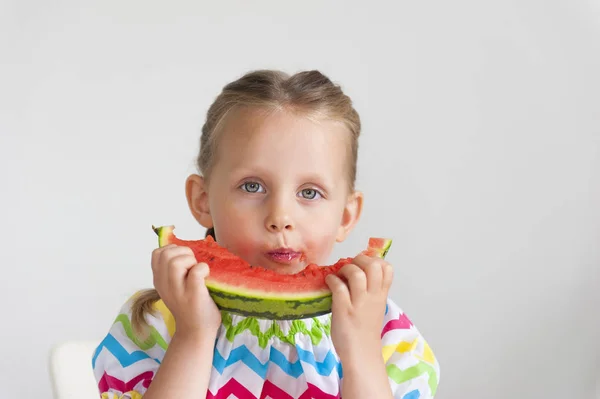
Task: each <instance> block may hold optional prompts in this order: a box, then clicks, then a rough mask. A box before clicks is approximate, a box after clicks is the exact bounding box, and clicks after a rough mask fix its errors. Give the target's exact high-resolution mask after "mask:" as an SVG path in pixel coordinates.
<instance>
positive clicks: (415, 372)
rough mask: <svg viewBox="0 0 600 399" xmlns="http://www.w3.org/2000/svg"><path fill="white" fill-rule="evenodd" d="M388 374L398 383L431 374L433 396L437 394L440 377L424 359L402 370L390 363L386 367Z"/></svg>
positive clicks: (430, 382)
mask: <svg viewBox="0 0 600 399" xmlns="http://www.w3.org/2000/svg"><path fill="white" fill-rule="evenodd" d="M386 371H387V374H388V376H389V377H390V378H391V379H392V380H393V381H394V382H395V383H396V384H402V383H403V382H406V381H409V380H412V379H413V378H416V377H419V376H421V375H423V374H428V375H429V389H431V396H433V395H435V391H436V390H437V386H438V378H437V374H436V372H435V369H434V368H433V366H432V365H430V364H429V363H425V362H423V361H421V362H419V364H417V365H415V366H412V367H409V368H407V369H406V370H400V369H399V368H398V366H396V365H395V364H390V365H388V366H387V367H386Z"/></svg>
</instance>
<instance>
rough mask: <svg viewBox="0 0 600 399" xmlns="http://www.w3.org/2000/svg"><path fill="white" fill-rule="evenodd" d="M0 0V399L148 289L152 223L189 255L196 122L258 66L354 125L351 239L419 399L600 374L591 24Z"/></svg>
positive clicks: (408, 10)
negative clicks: (422, 340)
mask: <svg viewBox="0 0 600 399" xmlns="http://www.w3.org/2000/svg"><path fill="white" fill-rule="evenodd" d="M201 3H203V2H189V3H187V4H184V3H183V2H169V3H168V5H166V4H167V3H165V2H160V4H159V2H147V1H136V2H132V1H129V2H124V1H96V2H94V3H93V4H90V2H88V3H87V4H84V3H82V2H78V1H61V2H57V1H54V2H45V1H39V0H38V1H29V2H26V1H8V2H7V1H4V2H2V3H1V5H0V30H1V33H2V34H0V61H1V62H0V68H1V71H0V190H1V193H2V195H1V196H0V221H1V228H0V243H1V249H2V254H1V262H2V269H1V270H2V273H1V275H0V276H1V277H0V287H1V289H0V299H1V300H2V320H3V323H4V324H3V326H2V328H1V329H0V331H1V332H0V342H2V345H1V349H0V350H1V352H0V355H1V360H0V387H1V388H0V391H1V392H2V394H1V395H0V396H2V397H6V398H9V397H15V398H16V397H18V398H44V397H45V398H49V397H50V385H49V379H48V376H47V372H46V356H47V351H48V350H49V349H50V348H51V347H52V345H54V344H55V343H57V342H60V341H63V340H68V339H83V338H92V337H101V336H102V335H103V334H104V333H105V332H106V330H107V329H108V327H109V326H110V324H111V322H112V320H113V317H115V315H116V312H117V310H118V307H119V306H120V305H121V303H122V302H123V301H124V300H125V299H126V298H127V297H128V296H129V295H130V294H131V293H132V292H133V291H134V290H136V289H138V288H141V287H146V286H149V285H150V284H151V274H150V270H149V254H150V252H151V251H152V249H153V248H154V246H155V245H156V240H155V237H154V235H153V233H152V231H151V230H150V225H151V224H171V223H173V224H176V225H177V226H178V233H179V234H180V235H184V236H187V237H188V238H195V237H199V236H200V235H201V234H202V232H203V230H201V229H199V228H198V227H197V226H196V225H195V224H194V222H193V220H192V219H191V217H190V216H189V215H188V211H187V208H186V204H185V199H184V193H183V183H184V179H185V177H186V175H187V174H188V173H190V172H192V171H194V168H193V162H194V156H195V153H196V151H197V144H198V143H197V142H198V138H199V129H200V127H201V124H202V123H203V116H204V113H205V112H206V109H207V107H208V105H209V104H210V102H211V101H212V99H213V98H214V97H215V96H216V95H217V93H218V92H219V90H220V89H221V87H222V86H223V85H224V84H225V83H226V82H228V81H230V80H232V79H235V78H236V77H238V76H239V75H241V74H242V73H244V72H246V71H247V70H249V69H253V68H262V67H274V68H281V69H284V70H287V71H289V72H294V71H297V70H299V69H304V68H318V69H321V70H322V71H323V72H325V73H327V74H329V75H330V76H331V77H332V78H333V79H334V80H336V81H338V82H341V83H342V84H343V86H344V88H345V90H346V91H347V92H348V93H349V94H350V95H351V96H352V97H353V98H354V99H355V102H356V106H357V108H358V110H359V112H360V113H361V116H362V118H363V121H364V136H363V138H362V142H361V146H362V147H361V154H360V180H359V186H360V188H361V189H363V190H364V191H365V193H366V195H367V202H366V211H365V213H364V219H363V220H362V222H361V223H360V225H359V228H358V231H357V232H356V233H355V234H354V235H353V237H352V238H351V239H350V240H349V241H348V242H347V243H344V244H343V245H342V246H340V247H339V248H338V249H337V250H336V253H335V254H334V255H335V257H337V256H340V255H348V254H351V253H354V252H356V251H357V250H358V249H360V248H362V246H363V244H364V242H365V240H366V238H367V237H368V236H369V235H385V236H390V237H392V238H394V240H395V243H394V246H393V248H392V251H391V252H390V254H389V259H390V260H391V261H392V262H393V263H394V264H395V267H396V280H395V285H394V287H393V293H392V296H393V298H394V299H395V300H396V301H398V302H399V303H400V304H401V306H403V307H404V308H405V310H406V311H407V312H408V313H409V315H410V316H411V317H412V319H413V321H415V322H416V324H417V325H418V326H419V327H420V329H421V330H422V332H423V333H424V334H425V336H426V337H427V338H428V339H429V341H430V342H431V345H432V347H433V349H434V351H435V352H436V354H437V356H438V357H439V359H440V362H441V365H442V379H441V386H440V390H439V395H438V398H440V399H454V398H465V399H470V398H473V399H475V398H486V399H487V398H489V399H495V398H509V397H518V398H540V399H542V398H543V399H553V398H556V399H558V398H591V397H592V395H593V392H594V391H595V388H594V387H595V382H594V378H595V377H596V376H597V375H598V374H600V371H599V370H598V369H597V368H596V369H595V367H596V366H597V365H598V354H599V351H600V347H599V344H598V342H597V341H598V338H599V337H600V326H599V319H600V311H599V310H598V307H599V305H600V290H599V289H598V270H599V266H600V94H599V93H600V77H599V73H598V71H600V6H599V4H598V2H597V0H588V1H575V0H562V1H558V0H545V1H542V0H537V1H536V0H518V1H517V0H508V1H503V2H500V1H496V2H482V1H476V0H471V1H468V0H460V1H451V2H448V1H427V2H424V1H419V2H389V3H385V4H377V5H376V4H375V3H372V5H370V6H368V5H366V4H367V2H364V1H363V2H358V1H357V2H355V3H356V4H355V5H350V4H349V3H348V2H327V3H326V4H323V2H317V1H302V2H280V1H270V2H260V1H259V2H244V1H238V2H210V3H208V2H204V3H205V4H204V5H202V4H201Z"/></svg>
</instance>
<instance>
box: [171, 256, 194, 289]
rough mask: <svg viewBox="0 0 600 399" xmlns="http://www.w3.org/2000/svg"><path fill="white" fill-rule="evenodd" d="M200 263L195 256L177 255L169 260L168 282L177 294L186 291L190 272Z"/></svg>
mask: <svg viewBox="0 0 600 399" xmlns="http://www.w3.org/2000/svg"><path fill="white" fill-rule="evenodd" d="M196 263H198V262H197V261H196V258H195V257H194V255H190V254H183V255H177V256H175V257H173V258H171V259H170V260H169V266H168V270H167V271H166V272H167V281H168V282H169V287H171V289H173V290H174V291H175V292H177V293H182V292H183V291H184V289H185V279H186V276H187V274H188V272H189V270H190V269H191V268H192V267H193V266H194V265H195V264H196Z"/></svg>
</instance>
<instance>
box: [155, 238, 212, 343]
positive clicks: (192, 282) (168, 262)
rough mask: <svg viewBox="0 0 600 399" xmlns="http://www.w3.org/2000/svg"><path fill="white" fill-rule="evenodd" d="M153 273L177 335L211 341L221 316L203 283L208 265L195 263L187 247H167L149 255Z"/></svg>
mask: <svg viewBox="0 0 600 399" xmlns="http://www.w3.org/2000/svg"><path fill="white" fill-rule="evenodd" d="M152 273H153V275H154V288H156V291H158V294H159V295H160V297H161V299H162V300H163V302H164V303H165V305H166V306H167V308H168V309H169V310H170V311H171V313H172V314H173V317H174V318H175V322H176V325H177V332H178V333H180V334H183V335H191V336H196V337H198V336H202V337H203V338H209V337H208V336H207V334H209V335H210V338H214V336H216V334H217V330H218V328H219V326H220V325H221V313H220V312H219V309H218V308H217V305H216V304H215V302H214V301H213V300H212V298H211V297H210V295H209V293H208V288H206V284H205V282H204V279H205V278H206V277H207V276H208V274H209V269H208V265H207V264H206V263H197V262H196V258H195V256H194V253H193V252H192V250H191V249H190V248H188V247H184V246H177V245H175V244H170V245H166V246H164V247H161V248H157V249H155V250H154V251H153V252H152Z"/></svg>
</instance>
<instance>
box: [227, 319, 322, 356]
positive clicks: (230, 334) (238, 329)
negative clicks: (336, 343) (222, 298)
mask: <svg viewBox="0 0 600 399" xmlns="http://www.w3.org/2000/svg"><path fill="white" fill-rule="evenodd" d="M221 319H222V323H223V326H225V328H226V329H227V330H226V333H225V336H226V337H227V339H228V340H229V341H230V342H232V341H233V339H234V338H235V337H236V336H237V335H239V334H241V333H242V332H244V331H246V330H248V331H250V333H251V334H252V335H254V336H255V337H256V338H258V344H259V346H260V347H261V348H263V349H264V348H265V347H266V346H267V345H268V343H269V340H270V339H271V338H273V337H277V338H279V339H280V340H281V341H283V342H287V343H289V344H291V345H295V344H296V338H295V337H296V334H298V333H303V334H305V335H308V336H310V340H311V341H312V343H313V345H318V344H319V342H321V339H323V333H324V334H325V336H327V337H328V336H330V335H331V319H330V320H329V321H328V322H327V323H321V322H320V321H319V320H318V319H317V318H313V323H312V326H311V328H310V330H309V329H308V328H307V327H306V324H305V323H304V322H303V321H302V320H293V321H292V325H291V328H290V331H289V332H288V333H287V334H284V332H283V331H282V330H281V328H280V327H279V325H278V324H277V323H273V324H272V325H271V326H270V327H269V328H268V329H267V330H266V331H265V332H262V331H261V330H260V324H259V322H258V320H257V319H256V318H254V317H248V318H245V319H244V320H242V321H240V322H239V323H238V324H236V325H235V326H234V325H233V321H232V317H231V315H230V314H229V313H228V312H222V313H221Z"/></svg>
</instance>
